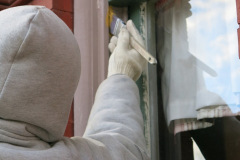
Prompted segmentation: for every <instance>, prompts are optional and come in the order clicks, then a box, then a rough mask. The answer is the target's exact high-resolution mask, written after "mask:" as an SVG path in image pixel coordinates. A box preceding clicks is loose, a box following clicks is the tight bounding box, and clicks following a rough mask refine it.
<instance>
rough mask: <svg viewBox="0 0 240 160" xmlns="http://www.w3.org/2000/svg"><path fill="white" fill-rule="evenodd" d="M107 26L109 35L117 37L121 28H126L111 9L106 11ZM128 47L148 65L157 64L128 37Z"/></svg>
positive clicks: (141, 47) (139, 45)
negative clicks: (138, 54)
mask: <svg viewBox="0 0 240 160" xmlns="http://www.w3.org/2000/svg"><path fill="white" fill-rule="evenodd" d="M107 24H108V26H110V33H111V34H112V35H114V36H118V34H119V33H120V31H121V28H123V27H126V24H125V23H124V22H123V21H122V20H121V19H120V18H118V17H117V16H116V15H115V14H114V13H113V11H112V9H111V8H109V11H108V17H107ZM130 45H131V46H132V47H133V48H134V49H135V50H136V51H137V52H138V53H140V54H141V55H142V56H143V57H144V58H145V59H146V60H147V61H148V62H149V63H150V64H157V60H156V59H155V58H154V57H153V56H152V55H151V54H150V53H149V52H147V51H146V50H145V49H144V47H143V46H142V45H141V44H139V43H138V42H137V41H136V40H135V39H134V38H133V37H132V36H130Z"/></svg>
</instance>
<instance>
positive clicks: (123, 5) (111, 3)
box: [108, 0, 147, 7]
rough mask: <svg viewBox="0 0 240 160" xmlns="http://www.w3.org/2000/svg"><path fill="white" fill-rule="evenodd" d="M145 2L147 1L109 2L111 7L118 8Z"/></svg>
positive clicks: (118, 0) (126, 0) (114, 0)
mask: <svg viewBox="0 0 240 160" xmlns="http://www.w3.org/2000/svg"><path fill="white" fill-rule="evenodd" d="M145 1H147V0H108V2H109V4H110V5H111V6H117V7H126V6H130V5H134V4H136V3H139V2H145Z"/></svg>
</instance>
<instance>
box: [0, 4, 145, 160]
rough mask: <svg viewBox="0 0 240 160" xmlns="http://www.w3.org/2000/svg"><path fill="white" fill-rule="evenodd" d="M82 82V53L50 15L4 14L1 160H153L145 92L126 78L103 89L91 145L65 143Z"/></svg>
mask: <svg viewBox="0 0 240 160" xmlns="http://www.w3.org/2000/svg"><path fill="white" fill-rule="evenodd" d="M79 74H80V52H79V48H78V45H77V42H76V40H75V38H74V36H73V34H72V32H71V31H70V30H69V29H68V27H67V26H66V25H65V24H64V23H63V22H62V21H61V20H60V19H59V18H58V17H57V16H56V15H55V14H54V13H53V12H52V11H50V10H49V9H47V8H45V7H42V6H21V7H15V8H11V9H7V10H4V11H1V12H0V89H1V95H0V159H1V160H30V159H31V160H88V159H89V160H90V159H91V160H92V159H93V160H95V159H98V160H141V159H148V156H147V154H146V152H145V150H146V146H145V140H144V136H143V119H142V114H141V112H140V109H139V95H138V88H137V86H136V84H135V82H134V81H132V80H131V79H130V78H128V77H127V76H125V75H114V76H111V77H109V78H108V79H106V80H105V81H104V82H103V83H102V84H101V85H100V87H99V89H98V91H97V93H96V98H95V103H94V106H93V109H92V112H91V115H90V118H89V122H88V126H87V129H86V132H85V134H84V136H83V137H73V138H71V139H69V138H66V137H63V134H64V130H65V128H66V124H67V120H68V115H69V111H70V106H71V102H72V99H73V95H74V92H75V89H76V87H77V83H78V80H79V76H80V75H79Z"/></svg>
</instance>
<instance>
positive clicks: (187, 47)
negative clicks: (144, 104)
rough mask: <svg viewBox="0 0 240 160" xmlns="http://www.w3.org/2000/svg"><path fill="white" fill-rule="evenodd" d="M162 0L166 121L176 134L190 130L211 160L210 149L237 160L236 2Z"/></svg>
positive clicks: (160, 49)
mask: <svg viewBox="0 0 240 160" xmlns="http://www.w3.org/2000/svg"><path fill="white" fill-rule="evenodd" d="M160 2H164V3H158V5H157V53H158V58H159V60H160V65H161V68H162V73H161V85H162V98H163V107H164V113H165V117H166V121H167V125H168V127H169V128H170V131H172V132H173V133H175V134H177V133H180V132H183V131H190V133H191V135H192V137H193V138H194V140H195V141H196V143H197V145H198V146H199V148H200V150H201V151H202V152H203V153H204V156H205V158H206V157H208V158H209V159H210V157H211V156H206V155H209V153H211V155H214V156H215V159H217V158H216V157H218V158H219V157H220V158H221V156H222V158H223V157H224V158H223V159H231V158H233V157H234V156H235V157H234V158H236V155H238V154H236V153H237V152H235V151H236V149H233V148H240V146H239V145H238V141H240V138H239V137H240V134H238V132H239V130H240V128H239V127H240V121H238V119H236V118H235V116H238V115H239V114H240V84H239V82H240V60H239V58H238V39H237V28H238V24H237V17H236V16H237V14H236V1H235V0H190V1H189V0H176V1H173V0H169V1H160ZM226 117H228V118H226ZM237 128H239V129H237ZM203 146H204V147H203ZM207 146H211V147H207ZM214 147H215V148H214ZM230 148H231V149H230ZM209 151H210V152H209ZM223 155H224V156H223ZM214 156H213V157H214ZM213 157H211V158H213ZM208 158H206V159H208Z"/></svg>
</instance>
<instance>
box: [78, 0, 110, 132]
mask: <svg viewBox="0 0 240 160" xmlns="http://www.w3.org/2000/svg"><path fill="white" fill-rule="evenodd" d="M107 8H108V1H106V0H81V1H79V0H74V34H75V36H76V39H77V41H78V43H79V46H80V50H81V78H80V82H79V85H78V88H77V90H76V93H75V97H74V135H75V136H82V135H83V133H84V131H85V127H86V124H87V120H88V116H89V113H90V110H91V107H92V105H93V102H94V96H95V92H96V90H97V87H98V86H99V84H100V83H101V82H102V81H103V80H104V79H105V78H106V75H107V66H108V58H109V53H108V48H107V46H108V38H109V37H108V36H109V33H108V28H107V27H106V24H105V17H106V13H107Z"/></svg>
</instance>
